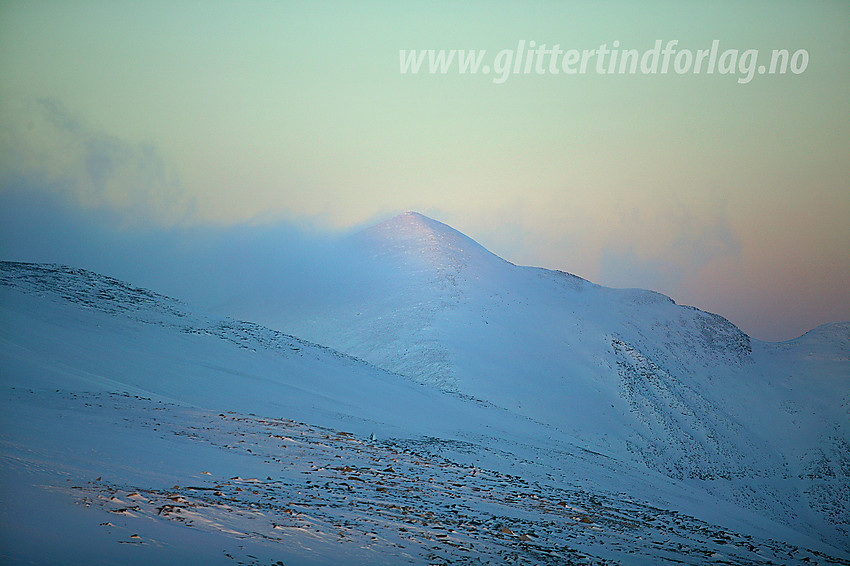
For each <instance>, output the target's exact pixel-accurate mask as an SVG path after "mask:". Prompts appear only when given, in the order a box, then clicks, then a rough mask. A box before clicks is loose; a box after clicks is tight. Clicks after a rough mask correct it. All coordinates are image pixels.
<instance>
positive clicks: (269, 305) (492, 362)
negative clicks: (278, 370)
mask: <svg viewBox="0 0 850 566" xmlns="http://www.w3.org/2000/svg"><path fill="white" fill-rule="evenodd" d="M345 246H346V249H347V251H348V253H349V254H350V255H351V257H354V258H357V260H358V261H359V262H360V263H361V265H362V269H363V273H365V274H367V275H366V276H362V274H361V277H359V278H358V279H357V280H355V283H357V284H353V285H351V286H348V287H344V288H340V289H339V290H338V292H337V293H334V294H333V295H332V296H327V297H324V302H321V301H318V302H317V300H316V298H315V297H313V298H312V301H311V303H310V304H311V308H310V310H309V312H302V311H299V310H298V309H292V308H283V307H279V306H278V305H279V303H278V302H277V301H276V300H275V297H273V296H266V295H263V296H253V297H243V298H242V299H241V300H240V301H234V302H232V303H231V304H230V308H231V309H232V312H234V313H235V314H238V315H239V316H245V317H248V318H251V319H252V320H258V321H261V322H262V323H264V324H266V325H268V326H271V327H274V328H282V329H286V330H287V331H290V332H293V333H295V334H298V335H299V336H303V337H307V338H309V339H310V340H314V341H317V342H321V343H323V344H327V345H329V346H332V347H334V348H336V349H338V350H340V351H343V352H347V353H349V354H351V355H354V356H357V357H358V358H361V359H364V360H367V361H369V362H370V363H372V364H374V365H376V366H378V367H382V368H384V369H387V370H390V371H393V372H396V373H399V374H402V375H406V376H409V377H411V378H414V379H416V380H418V381H420V382H422V383H427V384H431V385H435V386H437V387H439V388H441V389H443V390H446V391H455V392H459V393H461V394H463V395H466V396H470V397H472V398H474V399H479V400H482V401H485V402H487V403H491V404H493V405H495V406H497V407H500V408H503V409H505V410H507V411H508V412H510V413H513V414H516V415H521V416H524V417H527V418H530V419H533V420H534V421H536V422H540V423H543V424H545V425H547V426H550V427H553V428H552V430H556V431H558V432H557V434H564V435H566V436H567V437H569V438H576V439H579V442H581V443H582V445H583V446H585V447H587V448H589V449H592V450H594V451H597V452H599V453H602V454H606V455H609V456H611V457H613V458H616V459H618V460H620V461H630V462H633V463H635V464H640V465H645V466H646V467H647V468H649V469H651V470H654V471H657V472H661V473H663V474H665V475H666V476H668V477H670V478H674V479H677V480H682V481H684V482H687V483H690V484H692V485H698V486H699V487H701V488H703V489H706V490H708V491H710V492H712V493H714V494H717V495H718V496H720V497H722V498H725V499H727V500H729V501H733V502H735V503H736V504H739V505H742V506H744V507H747V508H749V509H753V510H755V511H757V512H759V513H761V514H764V515H766V516H769V517H771V518H772V519H774V520H777V521H779V522H783V523H786V524H789V525H794V526H795V527H798V528H803V529H804V530H807V531H808V532H810V533H812V534H817V535H820V536H822V537H823V538H824V539H826V540H831V541H847V540H850V530H848V528H850V426H848V425H850V420H848V414H850V324H848V323H840V324H832V325H827V326H824V327H821V328H819V329H816V330H813V331H812V332H810V333H808V334H806V335H805V336H802V337H800V338H798V339H796V340H792V341H790V342H784V343H780V344H774V343H764V342H760V341H758V340H754V339H751V338H750V337H748V336H747V335H746V334H745V333H743V332H742V331H741V330H740V329H738V328H737V327H736V326H734V325H733V324H732V323H730V322H729V321H727V320H726V319H724V318H723V317H721V316H718V315H715V314H711V313H707V312H703V311H700V310H698V309H695V308H692V307H685V306H680V305H677V304H675V302H674V301H673V300H671V299H670V298H669V297H666V296H664V295H661V294H659V293H655V292H652V291H644V290H638V289H611V288H606V287H601V286H599V285H595V284H592V283H590V282H588V281H586V280H583V279H581V278H579V277H576V276H574V275H571V274H568V273H564V272H559V271H551V270H546V269H539V268H530V267H519V266H515V265H513V264H511V263H509V262H507V261H505V260H503V259H501V258H499V257H497V256H495V255H494V254H492V253H490V252H489V251H487V250H486V249H484V248H483V247H482V246H481V245H479V244H478V243H476V242H475V241H473V240H472V239H470V238H468V237H467V236H465V235H463V234H461V233H460V232H458V231H456V230H454V229H453V228H451V227H449V226H447V225H445V224H442V223H440V222H437V221H435V220H432V219H430V218H427V217H425V216H423V215H421V214H418V213H415V212H408V213H405V214H401V215H399V216H396V217H394V218H392V219H390V220H388V221H386V222H383V223H381V224H379V225H377V226H374V227H372V228H369V229H367V230H365V231H363V232H361V233H358V234H355V235H354V236H352V237H351V238H349V240H348V241H347V242H346V243H345ZM845 546H846V542H845Z"/></svg>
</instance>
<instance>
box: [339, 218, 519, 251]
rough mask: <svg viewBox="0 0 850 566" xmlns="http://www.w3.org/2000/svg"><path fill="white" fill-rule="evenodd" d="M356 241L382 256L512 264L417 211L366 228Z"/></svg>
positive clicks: (357, 235)
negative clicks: (474, 259)
mask: <svg viewBox="0 0 850 566" xmlns="http://www.w3.org/2000/svg"><path fill="white" fill-rule="evenodd" d="M352 240H353V241H354V242H355V243H357V244H360V245H362V246H366V247H367V248H369V249H370V251H371V252H373V254H374V255H379V256H382V255H385V254H387V253H395V254H398V253H403V254H405V255H411V254H413V253H414V252H415V253H417V254H419V255H421V256H426V257H430V258H431V259H434V260H436V259H437V257H436V256H440V257H442V259H443V260H447V259H452V260H456V261H462V262H464V263H467V262H469V261H470V260H472V259H473V258H478V259H479V260H482V261H488V262H489V261H497V262H499V263H505V264H510V262H508V261H506V260H504V259H503V258H501V257H499V256H497V255H496V254H494V253H493V252H491V251H490V250H488V249H487V248H485V247H484V246H482V245H481V244H479V243H478V242H476V241H475V240H473V239H472V238H470V237H469V236H467V235H466V234H464V233H462V232H460V231H459V230H457V229H455V228H452V227H451V226H449V225H448V224H444V223H443V222H440V221H438V220H434V219H433V218H429V217H428V216H425V215H424V214H421V213H419V212H415V211H407V212H403V213H401V214H398V215H396V216H393V217H392V218H389V219H388V220H385V221H383V222H380V223H378V224H375V225H374V226H371V227H369V228H366V229H365V230H363V231H361V232H358V233H356V234H354V236H353V237H352Z"/></svg>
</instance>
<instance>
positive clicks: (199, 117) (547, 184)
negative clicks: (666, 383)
mask: <svg viewBox="0 0 850 566" xmlns="http://www.w3.org/2000/svg"><path fill="white" fill-rule="evenodd" d="M520 40H524V41H526V42H528V41H531V40H533V41H535V42H536V43H537V44H546V45H547V46H550V47H551V46H554V45H555V44H558V45H560V46H561V48H562V49H563V50H567V49H573V48H575V49H579V50H582V49H588V50H589V49H597V48H598V47H599V46H600V45H602V44H606V45H607V46H608V47H609V48H610V47H611V46H612V45H613V44H614V42H615V41H617V42H619V45H620V46H621V48H622V49H636V50H638V51H639V52H641V53H642V52H644V51H646V50H649V49H651V48H652V47H653V45H654V43H655V41H656V40H662V41H663V42H665V43H666V42H668V41H670V40H677V41H678V45H677V46H676V47H677V49H680V50H684V49H689V50H691V51H693V52H695V51H697V50H700V49H708V48H710V47H711V44H712V41H713V40H719V42H720V43H719V45H720V50H721V51H722V50H726V49H738V50H739V51H740V52H743V51H745V50H747V49H758V50H760V53H759V62H762V61H764V60H765V59H769V57H770V55H769V52H770V50H772V49H787V50H789V52H790V53H794V52H795V51H797V50H800V49H804V50H805V51H806V52H807V54H808V63H807V67H806V68H805V71H804V72H802V73H799V74H794V73H790V72H788V73H786V74H784V75H770V74H764V75H760V74H755V75H754V76H753V77H752V80H751V81H750V82H748V83H746V84H739V81H738V79H739V78H740V77H741V74H740V73H738V74H720V73H715V74H711V75H709V74H706V73H701V74H693V73H687V74H681V75H679V74H675V73H672V72H671V73H668V74H666V75H661V74H641V73H637V74H634V75H630V74H604V75H602V74H597V73H587V74H584V75H565V74H557V75H555V74H543V75H539V74H536V73H532V74H528V75H522V74H521V75H515V76H510V77H508V78H507V80H506V81H505V82H504V83H503V84H494V81H493V78H494V77H493V75H484V74H476V75H471V74H466V75H461V74H459V73H457V72H453V73H449V74H446V75H440V74H437V75H430V74H419V75H410V74H406V75H403V74H401V73H400V71H399V50H400V49H486V50H488V51H487V55H488V56H489V57H490V58H489V59H488V61H492V58H493V57H494V56H495V55H496V53H498V52H499V51H500V50H503V49H514V48H515V47H516V46H517V43H518V41H520ZM763 58H765V59H763ZM0 85H2V86H0V136H2V137H0V150H2V154H0V192H6V193H7V194H8V193H9V191H12V190H16V191H21V190H24V191H31V192H33V194H35V193H38V192H48V193H51V192H52V193H62V195H63V198H66V199H67V200H68V202H70V203H71V205H72V206H76V207H80V208H81V209H84V210H109V211H112V212H114V213H117V214H120V215H123V218H124V222H125V224H126V225H128V226H130V225H135V226H144V227H145V229H147V230H152V229H155V228H157V227H165V228H167V227H173V226H183V225H192V226H198V225H209V224H214V225H217V226H229V225H237V224H242V223H245V222H250V223H254V224H255V225H257V226H272V225H275V223H295V224H298V225H303V226H310V227H313V228H315V229H326V230H333V231H341V230H342V231H344V230H350V229H353V228H354V227H357V226H365V225H367V224H369V223H372V222H376V221H378V220H381V219H384V218H386V217H388V216H390V215H392V214H394V213H398V212H402V211H405V210H418V211H420V212H422V213H424V214H427V215H429V216H431V217H434V218H436V219H438V220H440V221H443V222H446V223H447V224H450V225H452V226H454V227H455V228H457V229H459V230H461V231H462V232H464V233H466V234H467V235H469V236H470V237H472V238H474V239H476V240H478V241H479V242H481V243H482V244H483V245H484V246H486V247H488V248H489V249H490V250H492V251H493V252H494V253H497V254H498V255H500V256H502V257H504V258H505V259H508V260H510V261H512V262H514V263H517V264H525V265H538V266H542V267H548V268H552V269H562V270H565V271H569V272H572V273H575V274H577V275H580V276H582V277H585V278H587V279H590V280H592V281H594V282H597V283H600V284H604V285H609V286H618V287H642V288H650V289H654V290H657V291H660V292H663V293H665V294H668V295H670V296H671V297H673V298H674V299H675V300H676V301H677V302H679V303H684V304H691V305H694V306H697V307H699V308H702V309H705V310H709V311H712V312H716V313H718V314H721V315H723V316H726V317H727V318H729V319H730V320H731V321H732V322H734V323H736V324H738V325H739V326H740V327H741V328H742V329H743V330H745V331H746V332H748V333H750V334H751V335H753V336H754V337H757V338H762V339H771V340H778V339H788V338H792V337H794V336H797V335H799V334H801V333H802V332H805V331H806V330H808V329H810V328H812V327H814V326H817V325H818V324H821V323H826V322H833V321H839V320H848V319H850V222H848V218H850V158H848V157H849V156H850V3H847V2H845V1H835V2H817V3H815V2H797V1H794V2H791V1H765V2H747V3H739V2H701V3H700V2H687V3H685V2H672V1H671V2H593V3H591V2H515V3H512V2H495V3H493V2H465V3H454V2H445V3H440V2H421V3H417V2H404V3H400V2H349V3H340V2H315V1H309V2H306V1H305V2H186V1H179V0H178V1H169V2H79V1H73V0H72V1H68V2H52V1H51V2H39V1H30V2H2V3H0ZM8 248H9V246H7V247H6V249H8ZM32 259H33V260H38V259H39V258H32Z"/></svg>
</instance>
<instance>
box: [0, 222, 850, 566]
mask: <svg viewBox="0 0 850 566" xmlns="http://www.w3.org/2000/svg"><path fill="white" fill-rule="evenodd" d="M343 247H344V251H345V254H346V256H347V257H348V258H349V259H350V260H351V262H350V265H354V266H356V274H355V275H356V276H354V277H351V279H350V281H349V284H347V285H338V286H335V287H334V288H333V292H332V293H327V292H325V293H323V294H321V295H318V296H317V295H315V294H314V295H312V296H309V297H304V300H303V301H300V300H298V296H297V294H293V293H294V292H293V291H292V290H291V289H287V288H286V287H285V286H281V287H278V288H275V286H270V285H261V286H258V287H257V288H258V289H264V290H266V291H265V292H263V293H256V292H254V293H241V294H239V293H234V294H233V296H231V297H228V298H227V299H228V300H227V301H223V302H222V303H221V304H226V305H227V309H229V312H230V314H232V315H233V318H227V317H224V316H219V315H218V314H215V315H212V314H208V313H204V312H201V311H199V310H198V309H196V308H194V307H192V306H189V305H188V304H186V303H183V302H181V301H179V300H176V299H172V298H169V297H166V296H163V295H160V294H157V293H155V292H153V291H150V290H146V289H142V288H139V287H136V286H134V285H131V284H128V283H126V282H122V281H119V280H117V279H113V278H111V277H107V276H104V275H100V274H96V273H92V272H90V271H85V270H81V269H75V268H70V267H65V266H58V265H40V264H21V263H10V262H0V369H2V373H0V375H1V376H2V380H0V383H1V384H2V391H0V395H2V397H1V398H0V430H2V433H3V435H2V442H0V464H2V465H0V525H2V527H3V528H2V529H0V561H2V562H4V563H7V562H8V563H29V562H32V561H35V562H37V563H63V564H75V563H79V564H84V563H85V564H90V563H122V564H148V563H175V564H176V563H185V561H187V560H190V561H192V560H194V561H202V562H204V563H222V564H232V563H235V562H242V563H246V564H277V563H278V561H281V562H283V563H285V564H288V565H291V564H332V563H342V562H345V563H349V564H398V563H412V564H432V563H459V564H475V563H484V562H486V561H488V560H489V561H490V562H491V563H512V564H597V563H598V564H605V563H622V564H657V563H659V562H661V561H667V560H672V561H681V562H685V563H689V564H713V563H718V562H725V563H730V564H758V563H764V564H767V563H783V564H805V563H822V564H840V563H844V564H846V563H848V562H847V561H848V559H850V542H848V540H850V536H848V532H849V531H848V529H850V514H848V511H849V510H850V480H849V478H850V431H848V422H849V421H848V418H847V417H848V414H849V413H848V408H850V325H848V324H846V323H845V324H833V325H827V326H823V327H820V328H817V329H815V330H813V331H811V332H809V333H808V334H806V335H804V336H802V337H800V338H798V339H797V340H793V341H790V342H783V343H778V344H772V343H763V342H759V341H757V340H752V339H750V338H749V337H747V336H746V335H745V334H744V333H742V332H741V331H740V330H739V329H737V328H736V327H735V326H734V325H732V324H731V323H729V322H728V321H726V320H725V319H723V318H722V317H719V316H717V315H713V314H710V313H705V312H702V311H699V310H697V309H693V308H689V307H682V306H679V305H676V304H675V303H674V302H673V301H672V300H671V299H669V298H667V297H665V296H663V295H659V294H658V293H654V292H651V291H642V290H623V289H608V288H604V287H600V286H598V285H594V284H592V283H590V282H588V281H585V280H583V279H581V278H578V277H575V276H573V275H569V274H566V273H563V272H555V271H549V270H544V269H537V268H527V267H518V266H515V265H513V264H511V263H509V262H507V261H504V260H502V259H500V258H498V257H497V256H495V255H493V254H492V253H490V252H488V251H487V250H485V249H484V248H483V247H481V246H480V245H478V244H477V243H475V242H474V241H473V240H471V239H469V238H468V237H466V236H464V235H462V234H460V233H459V232H457V231H455V230H453V229H452V228H450V227H448V226H446V225H444V224H441V223H439V222H436V221H434V220H431V219H428V218H426V217H424V216H421V215H418V214H415V213H407V214H404V215H401V216H398V217H396V218H393V219H391V220H389V221H387V222H385V223H383V224H380V225H378V226H375V227H373V228H371V229H368V230H366V231H364V232H361V233H359V234H356V235H354V236H352V237H350V238H349V239H348V240H347V241H346V242H344V244H343ZM336 257H339V255H337V256H336ZM301 287H302V289H301V290H300V291H298V292H303V285H302V286H301ZM321 288H322V289H323V291H327V289H328V287H327V286H323V287H321ZM269 289H274V292H269V291H268V290H269ZM284 294H286V295H287V296H285V297H282V296H281V295H284ZM299 304H301V305H309V308H304V307H299ZM243 320H252V321H254V322H243ZM296 336H298V337H296ZM263 478H265V479H263ZM75 504H76V505H75ZM56 525H61V528H57V527H56Z"/></svg>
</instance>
